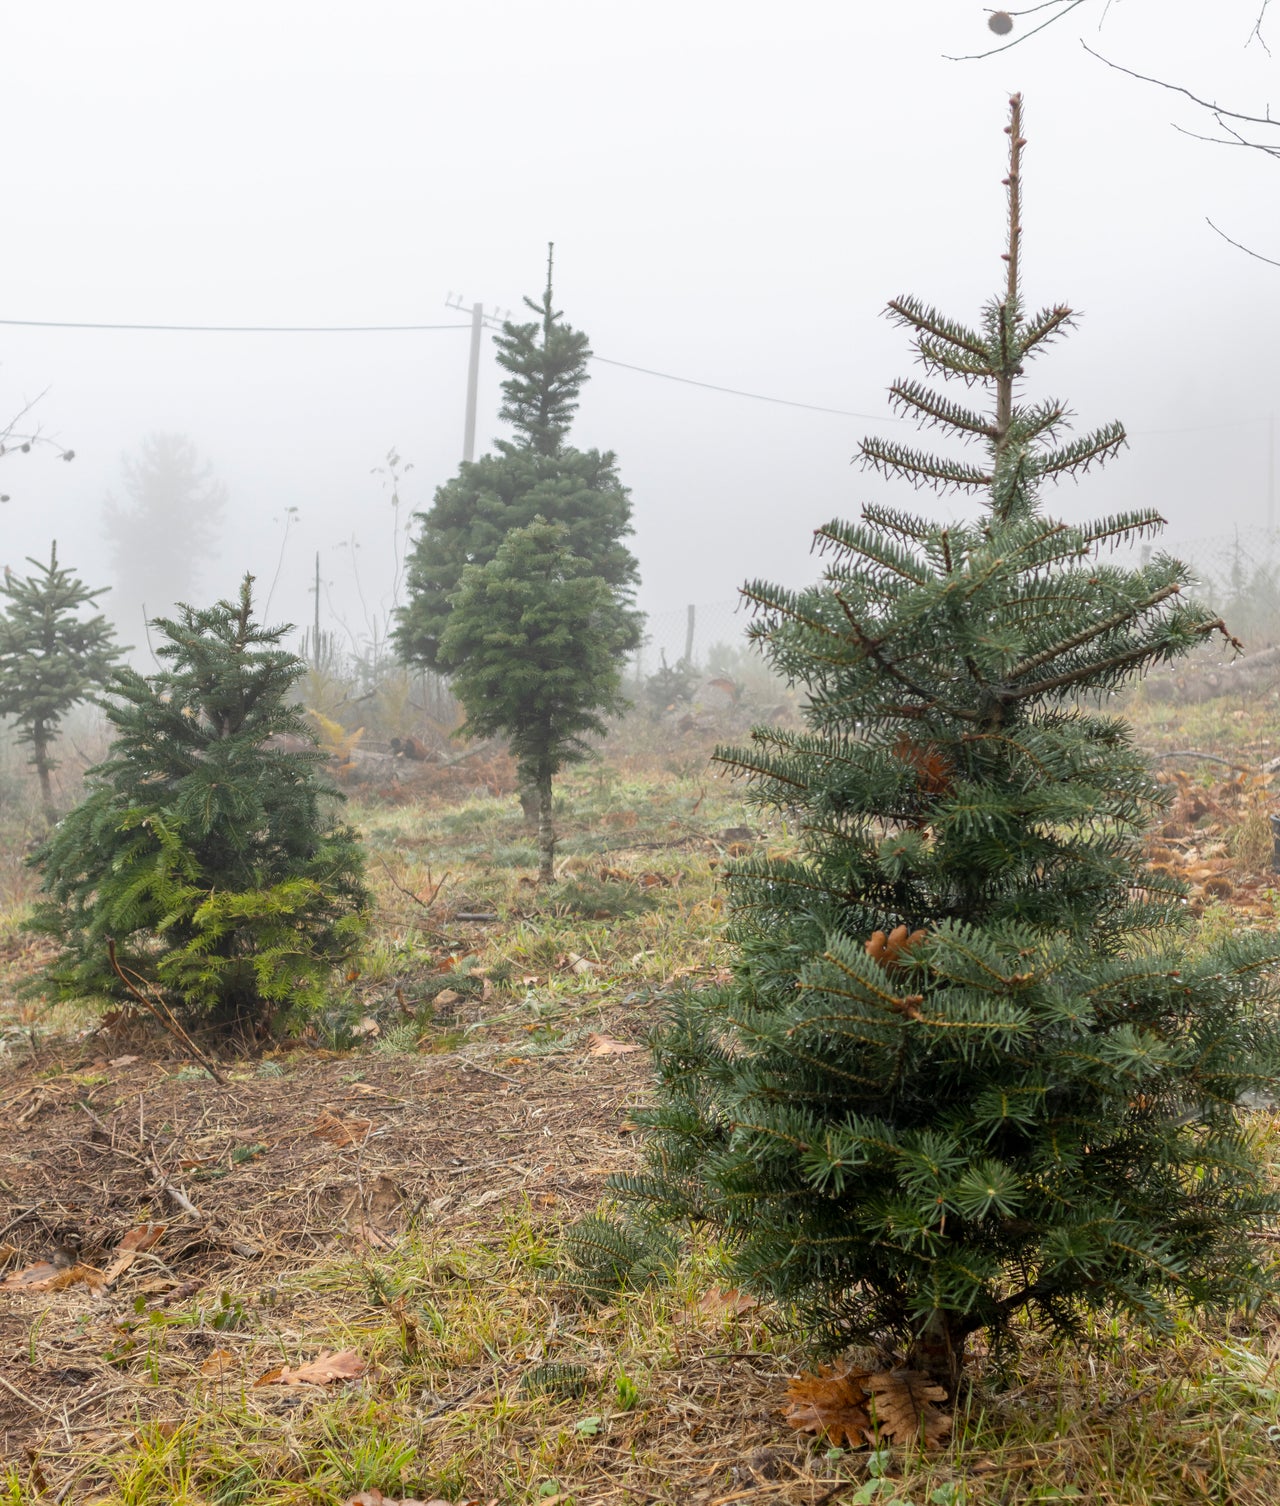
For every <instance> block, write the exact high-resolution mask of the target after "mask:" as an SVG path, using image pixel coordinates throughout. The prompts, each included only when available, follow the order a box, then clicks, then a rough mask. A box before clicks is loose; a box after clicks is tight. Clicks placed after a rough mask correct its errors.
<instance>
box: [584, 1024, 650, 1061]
mask: <svg viewBox="0 0 1280 1506" xmlns="http://www.w3.org/2000/svg"><path fill="white" fill-rule="evenodd" d="M643 1050H644V1047H643V1046H637V1045H636V1043H635V1042H634V1041H615V1040H614V1038H613V1037H612V1036H611V1035H598V1034H597V1033H596V1032H595V1031H594V1030H593V1031H592V1032H591V1034H590V1035H589V1036H588V1037H587V1055H588V1056H625V1055H626V1054H627V1053H628V1052H629V1051H643Z"/></svg>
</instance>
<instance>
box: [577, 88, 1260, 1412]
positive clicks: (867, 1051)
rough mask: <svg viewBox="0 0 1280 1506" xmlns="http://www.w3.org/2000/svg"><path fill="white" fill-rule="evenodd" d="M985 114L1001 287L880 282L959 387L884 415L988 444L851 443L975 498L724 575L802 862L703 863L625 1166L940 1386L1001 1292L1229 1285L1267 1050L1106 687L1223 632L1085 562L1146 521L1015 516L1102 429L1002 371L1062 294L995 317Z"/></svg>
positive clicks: (1250, 1186)
mask: <svg viewBox="0 0 1280 1506" xmlns="http://www.w3.org/2000/svg"><path fill="white" fill-rule="evenodd" d="M1009 134H1010V140H1011V145H1010V164H1009V177H1008V179H1007V180H1006V181H1007V185H1008V202H1009V240H1008V251H1007V258H1006V259H1007V279H1006V285H1005V288H1004V291H1003V293H1002V294H1001V295H1000V296H999V297H998V298H997V299H996V300H994V301H993V302H991V303H990V304H988V306H987V307H986V309H985V310H984V313H983V318H982V322H981V324H980V325H979V326H978V327H976V328H970V327H968V326H966V325H964V324H961V323H957V322H954V321H952V320H951V319H948V318H946V317H944V316H943V315H942V314H940V313H938V312H937V311H936V310H934V309H932V308H929V307H927V306H926V305H924V304H922V303H920V302H918V301H917V300H915V299H913V298H899V299H896V300H895V301H894V302H893V303H892V304H891V305H890V312H891V315H892V317H893V318H894V319H895V320H896V321H897V322H898V323H900V324H902V325H904V326H905V327H906V328H907V329H908V330H910V332H911V334H912V337H913V343H914V347H915V351H916V354H917V356H918V357H919V359H920V361H921V363H922V364H923V365H924V367H925V368H926V370H927V371H929V372H931V373H932V374H934V375H937V376H940V377H944V378H945V377H957V378H959V380H960V381H961V382H962V383H963V384H964V385H965V386H966V387H968V388H969V389H971V390H977V391H979V392H983V393H985V394H986V395H987V397H988V403H987V405H985V406H983V405H971V404H970V403H966V402H964V401H956V400H955V399H953V398H952V397H950V396H947V395H944V394H943V393H941V392H939V391H936V390H933V389H931V388H929V387H927V386H925V385H922V384H921V383H918V382H915V381H903V382H899V383H897V384H896V385H895V386H894V387H893V389H892V393H893V397H894V401H895V403H896V405H897V406H898V407H899V409H900V410H901V411H903V412H905V413H907V414H909V415H912V416H915V417H916V418H918V419H919V420H920V421H921V422H922V423H926V424H931V425H935V426H937V427H939V428H941V429H942V430H944V431H946V432H948V433H950V434H952V435H954V436H956V437H958V438H959V439H961V440H968V441H971V442H972V443H973V444H974V445H975V446H976V447H977V448H978V449H979V451H980V453H981V457H982V458H981V459H979V460H978V461H976V462H971V461H967V460H964V459H959V458H955V457H953V456H934V455H929V454H926V453H924V452H921V451H918V450H915V449H913V448H910V447H907V446H904V445H899V444H891V443H885V442H881V441H879V440H871V441H868V442H866V443H865V444H864V445H863V447H862V455H863V459H864V460H865V462H866V463H867V465H869V466H870V467H871V468H873V469H875V470H879V471H881V472H883V473H886V474H890V475H899V476H903V477H905V478H906V479H907V480H909V481H911V482H912V483H914V484H915V485H917V486H922V485H927V486H932V487H934V488H936V489H938V490H945V489H947V488H951V487H954V488H956V489H958V490H960V491H962V492H967V493H969V494H971V495H973V496H975V497H977V498H979V499H981V503H982V506H981V511H980V513H979V515H978V516H977V517H976V518H975V519H974V520H973V521H967V522H950V523H947V522H929V521H927V520H925V519H923V518H920V517H917V516H916V515H915V514H913V513H906V512H899V511H895V510H891V509H889V508H886V507H882V506H869V507H867V508H865V509H864V511H863V515H862V521H861V522H860V523H857V524H847V523H840V522H836V523H832V524H830V525H829V526H828V527H826V528H823V529H821V530H819V533H818V541H819V544H820V546H821V547H822V548H823V549H824V550H826V551H827V553H828V555H829V558H830V564H829V567H828V569H827V571H826V575H825V580H824V583H823V584H821V585H820V586H818V587H815V588H813V589H810V590H806V591H801V592H798V593H791V592H787V591H784V590H780V589H778V588H776V587H772V586H768V585H764V584H758V583H757V584H752V585H749V586H747V587H746V588H745V593H746V595H747V597H748V598H749V599H750V600H751V601H752V602H754V603H755V605H756V606H757V607H758V609H759V612H760V616H759V617H758V619H757V622H756V624H755V627H754V631H755V634H756V638H757V641H758V643H759V644H760V645H761V646H762V647H763V649H764V651H765V652H766V654H767V656H768V657H769V659H770V660H771V661H772V663H773V664H774V666H775V667H776V668H777V669H778V670H779V671H780V672H781V673H783V674H785V675H786V676H788V677H789V678H790V679H791V680H792V681H793V682H796V683H799V684H801V685H803V686H804V687H805V688H806V689H807V692H808V702H807V713H806V717H807V722H808V728H807V730H805V731H801V732H788V731H784V730H779V729H774V728H765V729H760V730H758V731H756V732H755V734H754V736H753V744H752V746H751V747H750V748H748V749H722V750H720V751H719V752H718V754H717V757H718V758H719V759H720V761H721V762H722V763H723V764H724V765H725V766H726V767H727V768H729V769H731V770H733V771H735V772H736V773H739V774H741V775H744V776H745V777H746V779H747V780H748V781H749V782H750V783H749V790H750V794H751V797H752V798H753V799H754V800H755V802H756V803H757V804H758V805H760V806H761V807H764V808H765V809H771V810H775V811H785V812H789V813H790V815H789V818H788V819H789V821H790V823H791V825H792V827H793V829H794V830H796V831H798V832H799V833H800V834H801V839H800V848H801V850H800V852H799V854H798V855H797V856H794V857H777V858H769V859H763V860H759V861H753V860H747V861H745V862H743V863H741V864H739V865H738V866H737V867H736V869H735V871H734V872H733V873H732V874H731V876H730V878H729V884H730V896H731V900H732V912H731V913H732V930H731V935H732V938H733V939H734V941H735V942H736V943H737V961H736V965H735V969H734V973H735V976H734V981H733V982H732V984H731V985H730V986H728V987H727V988H723V989H719V990H707V991H700V992H698V993H696V994H693V995H690V996H687V997H686V998H685V999H684V1000H683V1001H682V1002H681V1003H680V1005H679V1007H678V1008H677V1010H676V1012H675V1013H674V1015H673V1016H672V1018H671V1019H670V1021H669V1022H668V1023H667V1024H666V1026H665V1028H664V1029H663V1030H662V1032H661V1033H660V1035H659V1037H658V1039H657V1044H656V1054H657V1060H658V1064H659V1067H660V1072H661V1086H660V1092H659V1102H658V1106H657V1108H656V1109H655V1110H654V1111H653V1112H652V1114H651V1115H650V1116H649V1124H650V1126H651V1132H650V1136H649V1142H648V1152H649V1159H650V1170H649V1172H648V1174H646V1175H645V1176H642V1177H639V1178H635V1179H623V1180H622V1181H620V1182H619V1183H618V1184H617V1186H618V1189H619V1190H620V1191H621V1192H622V1193H623V1194H624V1195H626V1196H629V1197H631V1198H634V1199H636V1200H637V1201H638V1203H639V1205H640V1206H641V1207H642V1208H643V1209H645V1210H647V1211H648V1213H649V1214H651V1215H652V1214H655V1213H656V1214H658V1215H660V1216H661V1217H662V1219H663V1221H664V1222H666V1223H669V1222H670V1221H671V1220H674V1219H677V1218H684V1219H690V1220H695V1221H702V1222H704V1223H706V1224H709V1225H711V1226H712V1227H713V1228H715V1229H716V1230H718V1231H719V1232H720V1233H721V1235H722V1236H723V1237H725V1238H726V1239H727V1241H728V1243H729V1244H730V1246H731V1248H732V1249H733V1252H734V1255H733V1258H734V1260H735V1261H736V1265H737V1269H738V1272H739V1279H741V1280H742V1281H743V1282H744V1283H745V1284H747V1285H748V1286H750V1287H752V1288H754V1289H755V1290H757V1291H761V1292H767V1293H769V1294H771V1295H772V1296H774V1297H776V1298H777V1299H779V1300H780V1301H781V1302H783V1303H784V1304H795V1309H796V1310H797V1311H798V1312H799V1314H800V1316H801V1319H802V1321H803V1322H804V1323H805V1324H806V1325H807V1326H808V1328H809V1330H810V1332H811V1333H812V1334H813V1335H814V1336H815V1338H816V1339H817V1341H818V1342H819V1343H821V1344H823V1345H825V1346H826V1347H828V1348H831V1349H835V1348H839V1347H841V1346H843V1345H845V1344H847V1343H848V1342H850V1341H851V1340H861V1341H871V1342H875V1343H879V1344H882V1345H885V1346H888V1345H890V1344H894V1345H896V1346H897V1347H898V1349H899V1352H900V1353H901V1352H903V1351H905V1352H906V1354H907V1356H908V1357H909V1360H910V1362H911V1363H912V1364H914V1365H915V1366H917V1367H919V1368H923V1369H925V1370H927V1371H929V1372H930V1373H931V1374H932V1375H933V1376H934V1377H935V1378H936V1379H938V1380H940V1381H941V1382H942V1383H943V1384H945V1385H946V1386H947V1387H948V1388H949V1389H950V1390H952V1391H954V1389H955V1387H956V1385H957V1382H958V1380H959V1377H960V1375H961V1372H962V1369H963V1366H964V1363H965V1354H966V1342H967V1340H968V1338H969V1336H970V1335H972V1334H974V1333H976V1332H978V1331H986V1332H987V1334H988V1336H989V1337H990V1338H991V1339H992V1341H994V1342H996V1343H1000V1342H1005V1343H1011V1342H1012V1333H1011V1326H1010V1325H1011V1324H1012V1322H1013V1320H1014V1319H1015V1317H1016V1316H1017V1315H1019V1314H1024V1315H1026V1316H1027V1317H1029V1318H1030V1319H1031V1320H1033V1321H1036V1322H1040V1323H1042V1324H1044V1325H1047V1326H1048V1327H1050V1328H1053V1329H1056V1330H1058V1331H1060V1332H1064V1333H1066V1334H1068V1335H1070V1334H1072V1333H1074V1332H1076V1331H1077V1329H1078V1327H1079V1325H1080V1323H1081V1321H1082V1319H1083V1318H1084V1317H1085V1315H1087V1314H1088V1313H1089V1312H1091V1311H1102V1312H1105V1313H1110V1314H1116V1313H1119V1314H1122V1315H1125V1316H1127V1317H1129V1318H1131V1319H1135V1320H1138V1321H1139V1322H1141V1323H1144V1324H1149V1325H1153V1326H1157V1327H1158V1326H1161V1325H1165V1324H1166V1323H1167V1322H1168V1321H1169V1318H1170V1315H1171V1313H1172V1312H1173V1311H1174V1310H1176V1309H1177V1308H1178V1307H1179V1306H1183V1305H1185V1306H1190V1307H1197V1306H1205V1305H1209V1306H1212V1305H1231V1304H1236V1303H1242V1302H1243V1303H1248V1302H1252V1301H1255V1300H1257V1299H1258V1298H1259V1296H1260V1294H1261V1293H1263V1292H1264V1291H1265V1290H1267V1289H1268V1288H1269V1284H1270V1282H1271V1280H1272V1277H1271V1274H1270V1269H1271V1266H1272V1264H1273V1260H1272V1258H1271V1257H1270V1256H1268V1254H1267V1253H1266V1252H1265V1250H1264V1248H1263V1247H1261V1246H1260V1244H1259V1238H1258V1237H1259V1235H1260V1234H1262V1232H1263V1231H1264V1229H1265V1228H1267V1227H1268V1226H1271V1225H1273V1223H1274V1221H1275V1218H1276V1215H1277V1212H1278V1211H1280V1199H1278V1198H1277V1195H1276V1192H1275V1189H1274V1184H1273V1182H1272V1180H1271V1178H1270V1177H1269V1175H1268V1172H1267V1167H1266V1163H1265V1156H1264V1154H1263V1150H1262V1147H1261V1145H1260V1143H1259V1138H1258V1135H1257V1134H1256V1133H1255V1131H1254V1129H1253V1128H1252V1127H1251V1125H1250V1123H1249V1121H1248V1118H1247V1116H1245V1115H1242V1113H1241V1111H1240V1110H1239V1109H1238V1108H1237V1104H1238V1103H1239V1101H1240V1099H1241V1097H1242V1095H1243V1094H1245V1093H1246V1092H1249V1091H1253V1090H1258V1089H1266V1088H1269V1087H1270V1086H1271V1085H1272V1083H1273V1081H1274V1077H1275V1074H1276V1071H1277V1068H1278V1067H1280V1029H1278V1026H1277V1011H1276V995H1277V987H1276V983H1275V976H1276V973H1275V970H1276V968H1277V966H1278V965H1280V943H1278V942H1277V939H1276V937H1275V936H1274V935H1273V934H1271V933H1269V932H1247V931H1244V930H1240V931H1238V932H1237V933H1235V934H1234V935H1232V936H1231V937H1229V938H1228V939H1227V940H1225V941H1224V942H1222V943H1220V944H1218V945H1216V946H1214V947H1212V948H1205V947H1202V946H1195V947H1192V946H1189V945H1188V942H1187V925H1188V920H1187V912H1186V910H1185V907H1184V905H1183V900H1182V895H1183V891H1182V890H1181V889H1180V888H1179V887H1178V886H1177V885H1176V884H1175V883H1174V882H1173V881H1171V880H1170V879H1169V878H1168V877H1167V876H1165V875H1164V874H1162V873H1158V872H1156V871H1153V870H1152V869H1151V868H1149V867H1147V866H1146V864H1145V862H1144V859H1143V851H1142V846H1143V838H1144V833H1145V831H1146V830H1147V828H1148V825H1149V823H1150V822H1151V820H1152V818H1153V816H1154V815H1155V814H1156V813H1157V812H1159V811H1160V810H1161V809H1162V807H1163V804H1164V797H1163V793H1162V787H1161V786H1160V785H1159V784H1158V783H1157V782H1156V781H1155V779H1154V777H1153V775H1152V772H1151V770H1150V768H1149V766H1148V763H1147V761H1146V759H1145V758H1144V757H1143V756H1142V755H1141V754H1140V753H1139V752H1138V751H1137V750H1136V749H1135V747H1134V746H1133V743H1132V741H1131V736H1130V732H1129V729H1128V727H1127V726H1126V724H1125V723H1124V722H1123V721H1121V720H1119V719H1117V718H1115V717H1111V716H1107V715H1104V714H1102V713H1101V712H1100V711H1099V710H1098V709H1097V703H1098V700H1099V698H1104V699H1105V697H1106V696H1108V695H1109V694H1110V693H1111V692H1113V691H1115V690H1116V689H1117V688H1119V687H1120V686H1122V685H1124V684H1126V683H1127V682H1129V681H1131V680H1133V679H1134V678H1135V677H1136V676H1139V675H1141V673H1142V672H1143V671H1144V670H1145V669H1146V668H1148V667H1149V666H1151V665H1154V664H1157V663H1160V662H1163V661H1167V660H1171V659H1176V658H1177V657H1179V656H1180V655H1183V654H1186V653H1187V652H1188V651H1189V650H1191V649H1192V648H1194V647H1195V645H1197V644H1198V643H1201V642H1203V641H1204V640H1205V639H1206V638H1209V637H1212V636H1214V635H1218V634H1222V633H1224V632H1225V629H1224V627H1223V624H1222V622H1221V620H1220V619H1218V618H1217V617H1216V615H1215V614H1214V613H1212V612H1210V611H1207V610H1204V609H1202V608H1201V607H1200V606H1199V605H1197V604H1196V603H1195V602H1194V601H1191V600H1188V599H1187V596H1186V594H1185V588H1186V586H1187V585H1188V572H1187V571H1186V569H1185V568H1184V567H1183V566H1182V565H1181V564H1180V563H1178V562H1177V561H1176V560H1174V559H1172V558H1170V557H1169V556H1167V555H1164V554H1157V555H1156V556H1154V557H1153V558H1151V559H1150V560H1149V561H1148V562H1147V563H1145V564H1143V565H1142V566H1141V567H1140V568H1136V569H1133V568H1124V567H1121V566H1119V565H1116V564H1114V563H1107V562H1104V559H1103V556H1104V555H1105V554H1106V553H1107V552H1108V551H1109V550H1110V549H1111V548H1112V547H1113V546H1114V545H1116V544H1120V543H1125V542H1127V541H1131V540H1134V539H1136V538H1138V537H1140V536H1143V535H1148V534H1150V533H1151V532H1153V531H1155V530H1156V529H1158V528H1159V527H1160V526H1161V524H1162V520H1161V519H1160V517H1159V516H1158V515H1157V514H1156V513H1154V512H1136V513H1130V514H1126V515H1123V516H1120V517H1112V518H1106V519H1103V520H1102V521H1101V522H1098V523H1095V524H1085V525H1076V524H1068V523H1064V522H1061V521H1057V520H1055V519H1053V518H1052V517H1050V516H1049V515H1048V514H1047V513H1046V512H1045V511H1044V509H1043V506H1042V504H1041V501H1040V498H1039V493H1040V490H1041V487H1042V485H1043V483H1045V482H1049V481H1053V480H1055V479H1057V478H1058V477H1062V476H1071V475H1077V474H1079V473H1080V472H1082V471H1083V470H1085V469H1086V468H1087V467H1088V466H1089V465H1091V464H1092V463H1093V462H1095V461H1101V460H1103V459H1106V458H1108V457H1110V456H1111V455H1113V454H1114V452H1115V451H1116V450H1117V449H1118V448H1119V446H1120V445H1121V444H1122V443H1123V441H1124V433H1123V430H1122V429H1121V428H1120V427H1119V425H1115V424H1113V425H1109V426H1107V427H1106V428H1103V429H1101V430H1099V431H1098V432H1096V433H1094V434H1091V435H1088V436H1087V437H1084V438H1077V439H1072V438H1069V437H1063V432H1062V431H1063V430H1064V428H1065V426H1066V420H1067V411H1066V409H1065V408H1064V407H1063V405H1062V404H1061V403H1058V402H1055V401H1042V402H1036V401H1031V400H1029V399H1027V398H1025V397H1024V396H1023V395H1022V392H1021V390H1020V389H1021V383H1020V378H1021V376H1022V372H1023V369H1024V367H1025V365H1026V363H1027V362H1028V361H1029V360H1030V359H1031V358H1032V357H1033V356H1034V355H1036V354H1038V353H1039V352H1040V350H1041V349H1042V348H1043V347H1044V346H1045V345H1047V344H1048V343H1050V341H1051V340H1052V339H1053V338H1054V337H1055V336H1057V335H1059V334H1061V333H1062V332H1063V331H1064V330H1065V329H1066V328H1067V326H1068V325H1069V324H1070V323H1071V313H1070V311H1069V310H1068V309H1066V308H1064V307H1054V308H1049V309H1045V310H1043V311H1041V312H1039V313H1030V314H1028V313H1027V312H1026V311H1025V310H1024V307H1023V303H1022V297H1021V290H1020V283H1019V260H1018V255H1019V240H1020V230H1021V224H1020V191H1021V178H1020V164H1021V156H1022V148H1023V145H1024V143H1023V140H1022V136H1021V107H1020V100H1019V98H1017V97H1015V98H1014V100H1013V101H1012V118H1011V124H1010V127H1009ZM598 1234H599V1231H598V1230H597V1231H596V1234H595V1235H593V1238H595V1239H596V1242H597V1243H598V1242H599V1240H598Z"/></svg>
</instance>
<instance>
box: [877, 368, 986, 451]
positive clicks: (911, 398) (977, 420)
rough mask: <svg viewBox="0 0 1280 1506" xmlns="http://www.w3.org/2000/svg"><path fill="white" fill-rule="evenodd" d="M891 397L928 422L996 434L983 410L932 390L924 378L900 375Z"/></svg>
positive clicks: (975, 433)
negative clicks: (919, 379) (983, 414)
mask: <svg viewBox="0 0 1280 1506" xmlns="http://www.w3.org/2000/svg"><path fill="white" fill-rule="evenodd" d="M889 397H890V401H891V404H892V406H894V407H895V408H897V409H898V410H899V411H900V412H906V413H914V414H917V415H918V416H920V417H921V418H923V420H924V421H925V423H927V424H934V425H937V426H940V427H944V428H951V429H960V430H962V431H963V432H964V433H965V434H967V435H969V436H975V437H976V436H982V437H983V438H986V439H994V438H995V437H996V431H995V429H994V428H993V427H992V426H991V424H990V423H988V421H987V420H986V419H985V418H983V417H982V415H981V414H980V413H974V412H973V411H972V410H971V409H969V408H965V407H962V406H961V405H960V404H959V403H955V402H952V401H951V399H950V398H948V397H944V396H943V395H942V394H941V393H937V392H932V391H930V389H929V388H928V387H925V386H924V385H922V384H921V383H920V382H912V381H910V380H907V379H900V380H898V381H896V382H895V383H894V384H893V386H892V387H890V388H889Z"/></svg>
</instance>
